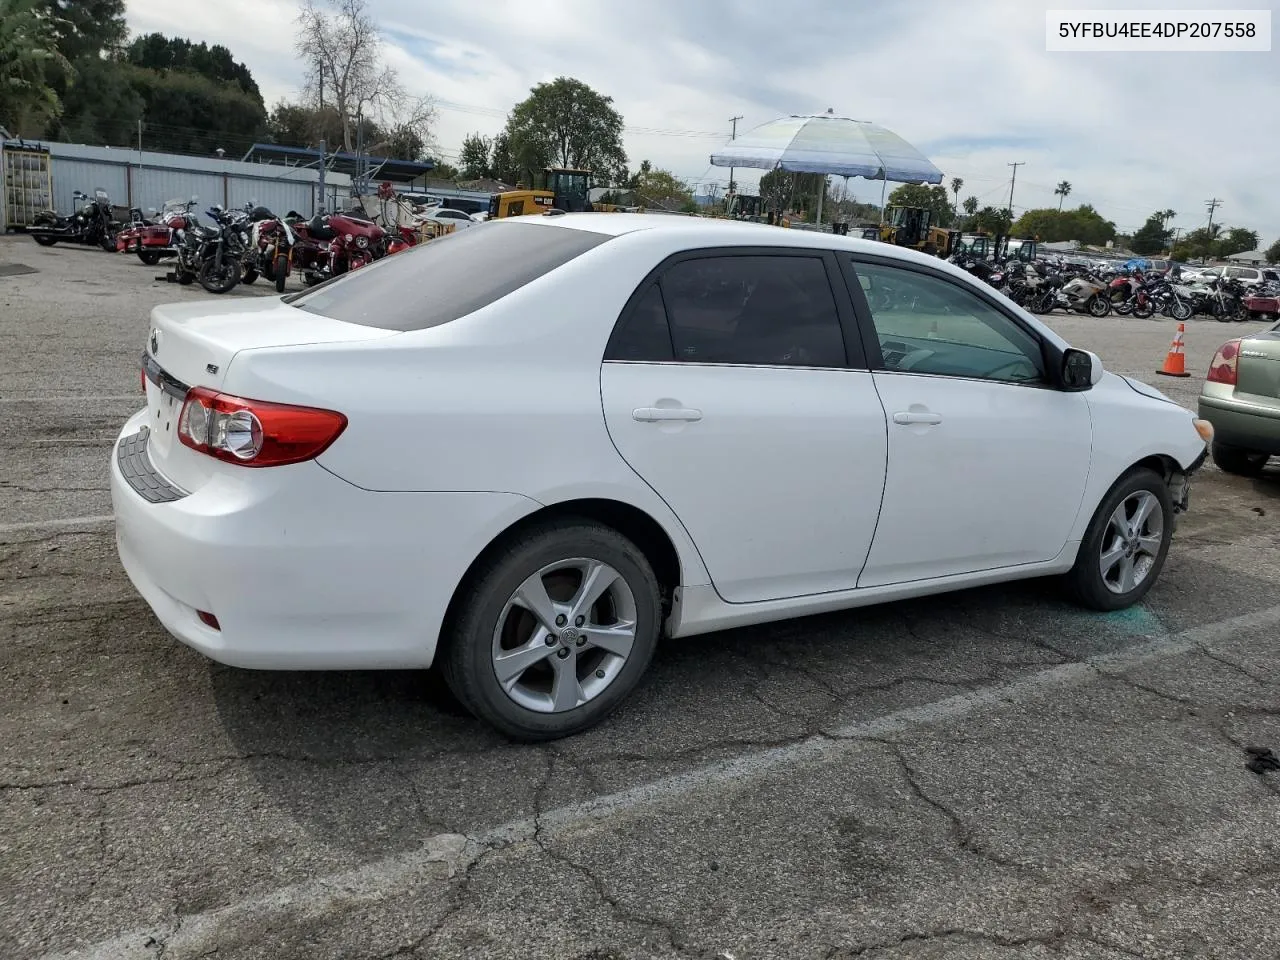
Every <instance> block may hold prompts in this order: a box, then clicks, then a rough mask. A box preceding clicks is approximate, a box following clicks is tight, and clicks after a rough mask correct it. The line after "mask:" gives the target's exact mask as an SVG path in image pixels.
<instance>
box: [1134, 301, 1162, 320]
mask: <svg viewBox="0 0 1280 960" xmlns="http://www.w3.org/2000/svg"><path fill="white" fill-rule="evenodd" d="M1155 312H1156V307H1155V304H1153V303H1152V302H1151V301H1150V300H1147V301H1145V302H1144V303H1135V304H1134V305H1133V317H1134V319H1135V320H1146V319H1149V318H1150V317H1153V316H1155Z"/></svg>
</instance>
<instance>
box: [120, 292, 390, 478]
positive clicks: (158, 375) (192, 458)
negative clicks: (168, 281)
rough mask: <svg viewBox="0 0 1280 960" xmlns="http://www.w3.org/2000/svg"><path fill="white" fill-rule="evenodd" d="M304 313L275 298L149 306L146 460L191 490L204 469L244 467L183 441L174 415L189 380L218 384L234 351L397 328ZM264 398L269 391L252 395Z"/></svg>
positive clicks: (347, 339)
mask: <svg viewBox="0 0 1280 960" xmlns="http://www.w3.org/2000/svg"><path fill="white" fill-rule="evenodd" d="M397 335H398V332H397V331H394V330H380V329H378V328H376V327H364V326H359V325H357V324H352V323H344V322H342V321H340V320H332V319H329V318H328V317H322V316H319V315H317V314H314V313H308V312H306V311H304V310H299V309H297V308H295V307H291V306H289V305H288V304H285V303H282V302H281V301H280V300H278V299H275V298H267V299H262V300H249V301H246V300H243V299H241V298H238V297H237V298H234V299H228V300H219V301H208V300H201V301H196V302H192V303H176V304H164V305H162V306H158V307H156V308H155V309H153V310H152V311H151V326H150V329H149V331H148V333H147V341H146V347H145V350H144V357H143V368H144V369H145V370H146V372H147V383H146V391H147V411H148V419H147V425H148V430H149V431H150V436H149V437H148V440H147V453H148V455H149V456H150V458H151V462H152V464H154V465H155V467H156V468H157V469H158V470H159V471H160V472H161V473H162V474H164V475H165V476H166V477H167V478H169V479H170V480H171V481H173V482H174V483H175V484H177V485H178V486H179V487H181V488H182V489H184V490H186V491H188V492H195V491H196V490H198V489H199V488H200V487H201V486H202V485H203V484H204V483H205V482H206V481H207V480H208V479H209V478H210V477H212V476H215V475H216V474H218V473H219V472H224V471H227V470H242V469H244V468H242V467H237V466H233V465H230V464H224V463H220V462H219V461H217V460H215V459H214V458H212V457H209V456H206V455H205V454H202V453H197V452H196V451H194V450H192V449H191V448H190V447H186V446H183V444H182V443H181V442H180V441H179V440H178V436H177V428H178V416H179V414H180V413H181V412H182V404H183V399H184V397H185V396H186V392H187V390H188V389H189V388H191V387H208V388H210V389H214V390H217V389H221V388H222V385H223V383H224V382H225V380H226V376H227V368H228V367H229V366H230V365H231V362H232V360H233V359H234V357H235V356H236V354H237V353H239V352H241V351H243V350H255V349H260V348H263V347H289V346H298V347H301V346H306V345H310V344H332V343H354V342H357V341H367V340H380V339H385V338H387V337H391V336H397ZM250 399H254V400H271V399H272V398H271V397H253V398H250Z"/></svg>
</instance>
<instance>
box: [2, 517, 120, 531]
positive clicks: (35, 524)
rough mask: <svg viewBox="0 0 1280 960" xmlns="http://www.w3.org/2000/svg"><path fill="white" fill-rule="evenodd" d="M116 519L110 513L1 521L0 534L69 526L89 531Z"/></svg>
mask: <svg viewBox="0 0 1280 960" xmlns="http://www.w3.org/2000/svg"><path fill="white" fill-rule="evenodd" d="M114 521H115V517H114V516H112V515H111V514H109V513H102V514H97V515H95V516H92V517H66V518H65V519H62V520H32V521H30V522H28V523H0V536H4V535H5V534H6V533H27V532H28V531H35V532H37V533H39V532H40V531H42V530H63V529H66V528H67V527H71V528H79V527H83V528H85V532H89V531H90V530H91V529H93V528H95V527H101V526H106V525H108V524H110V523H112V522H114Z"/></svg>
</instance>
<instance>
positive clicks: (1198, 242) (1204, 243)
mask: <svg viewBox="0 0 1280 960" xmlns="http://www.w3.org/2000/svg"><path fill="white" fill-rule="evenodd" d="M1221 232H1222V225H1221V224H1214V226H1213V229H1212V230H1210V229H1209V228H1208V227H1200V228H1198V229H1196V230H1192V231H1191V232H1190V233H1188V234H1184V235H1183V237H1182V240H1181V241H1179V242H1178V244H1177V246H1175V247H1174V249H1173V254H1172V255H1173V259H1175V260H1192V259H1200V258H1204V257H1208V256H1209V255H1210V254H1212V253H1213V246H1214V241H1216V240H1217V239H1218V234H1219V233H1221Z"/></svg>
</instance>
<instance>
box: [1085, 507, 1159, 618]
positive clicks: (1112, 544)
mask: <svg viewBox="0 0 1280 960" xmlns="http://www.w3.org/2000/svg"><path fill="white" fill-rule="evenodd" d="M1163 541H1164V511H1163V510H1162V509H1161V508H1160V501H1159V500H1158V499H1156V496H1155V494H1153V493H1151V492H1150V491H1148V490H1138V491H1136V492H1135V493H1132V494H1130V495H1129V496H1127V497H1125V498H1124V499H1123V500H1122V501H1120V505H1119V506H1118V507H1116V509H1115V511H1114V512H1113V513H1112V514H1111V518H1110V520H1109V521H1108V523H1107V529H1106V533H1104V534H1103V537H1102V547H1101V550H1100V554H1099V557H1098V567H1099V570H1100V571H1101V572H1102V582H1103V584H1105V585H1106V588H1107V589H1108V590H1110V591H1111V592H1112V593H1121V594H1123V593H1129V592H1130V591H1132V590H1134V589H1135V588H1136V587H1138V586H1139V585H1140V584H1141V583H1142V582H1143V581H1144V580H1146V579H1147V577H1148V576H1149V575H1150V574H1151V571H1152V570H1153V569H1154V568H1155V565H1156V559H1157V558H1158V557H1159V555H1160V547H1161V544H1162V543H1163Z"/></svg>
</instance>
